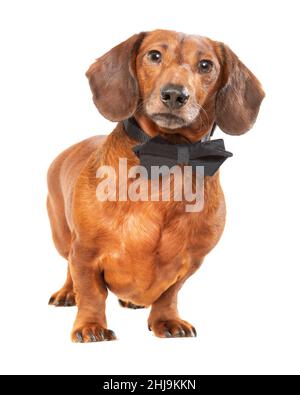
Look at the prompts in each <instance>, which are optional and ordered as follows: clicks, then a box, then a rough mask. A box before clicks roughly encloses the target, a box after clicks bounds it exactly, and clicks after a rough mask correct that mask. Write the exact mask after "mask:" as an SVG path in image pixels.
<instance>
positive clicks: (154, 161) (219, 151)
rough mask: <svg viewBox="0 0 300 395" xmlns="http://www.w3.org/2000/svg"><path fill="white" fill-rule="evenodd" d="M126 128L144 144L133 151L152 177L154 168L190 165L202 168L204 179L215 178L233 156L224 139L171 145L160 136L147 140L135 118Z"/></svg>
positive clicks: (130, 135)
mask: <svg viewBox="0 0 300 395" xmlns="http://www.w3.org/2000/svg"><path fill="white" fill-rule="evenodd" d="M124 128H125V131H126V133H127V134H128V136H129V137H131V138H133V139H134V140H137V141H139V142H140V143H142V144H140V145H136V146H135V147H133V151H134V153H135V154H136V156H137V157H138V158H139V159H140V164H141V165H142V166H144V167H145V168H146V169H147V171H148V174H149V175H151V166H167V167H169V168H171V167H173V166H175V165H188V166H192V168H193V169H195V168H196V166H203V167H204V175H205V176H213V175H214V174H215V173H216V171H217V170H218V169H219V167H220V166H221V165H222V163H224V162H225V160H226V159H227V158H229V157H231V156H232V153H231V152H228V151H226V150H225V146H224V141H223V140H222V139H217V140H206V139H205V140H202V141H198V142H197V143H194V144H171V143H169V142H168V141H167V140H165V139H164V138H163V137H161V136H156V137H153V138H151V137H150V136H148V135H147V134H146V133H145V132H144V131H143V130H142V129H141V128H140V127H139V125H138V124H137V122H136V121H135V120H134V119H133V118H129V119H127V120H125V121H124Z"/></svg>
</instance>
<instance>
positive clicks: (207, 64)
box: [198, 59, 213, 73]
mask: <svg viewBox="0 0 300 395" xmlns="http://www.w3.org/2000/svg"><path fill="white" fill-rule="evenodd" d="M212 68H213V62H212V61H211V60H207V59H203V60H200V62H199V65H198V69H199V71H200V73H209V72H210V71H211V70H212Z"/></svg>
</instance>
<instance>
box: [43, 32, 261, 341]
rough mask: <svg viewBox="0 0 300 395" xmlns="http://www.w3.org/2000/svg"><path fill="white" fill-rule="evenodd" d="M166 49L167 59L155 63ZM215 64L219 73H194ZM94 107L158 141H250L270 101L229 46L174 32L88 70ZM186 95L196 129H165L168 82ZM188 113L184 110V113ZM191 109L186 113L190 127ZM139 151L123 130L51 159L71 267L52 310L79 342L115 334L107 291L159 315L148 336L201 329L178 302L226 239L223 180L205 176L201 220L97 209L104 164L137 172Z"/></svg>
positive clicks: (118, 206)
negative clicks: (132, 121)
mask: <svg viewBox="0 0 300 395" xmlns="http://www.w3.org/2000/svg"><path fill="white" fill-rule="evenodd" d="M153 49H155V50H159V51H160V52H161V53H162V56H163V61H162V62H161V63H160V64H155V65H154V64H153V63H151V62H150V61H149V58H148V57H147V54H148V53H149V51H150V50H153ZM203 58H204V59H209V60H211V61H212V62H213V64H214V68H213V71H212V72H211V73H204V74H203V73H199V71H198V70H197V66H196V65H197V63H198V62H199V60H200V59H203ZM87 76H88V78H89V82H90V86H91V89H92V92H93V97H94V102H95V104H96V106H97V108H98V109H99V111H100V112H101V114H103V115H104V116H105V117H106V118H108V119H110V120H112V121H122V120H124V119H126V118H128V117H130V116H133V115H134V116H135V118H136V120H137V121H138V123H139V124H140V125H141V126H142V127H143V129H144V131H145V132H146V133H148V134H149V135H150V136H155V135H157V134H161V135H163V136H164V137H165V138H167V139H169V140H170V141H173V142H178V141H179V142H180V141H185V142H186V141H189V142H195V141H198V140H200V139H201V138H202V137H203V136H204V135H206V134H207V133H208V132H209V131H210V129H211V127H212V125H213V123H214V122H216V123H217V124H218V126H219V127H220V128H221V129H222V130H223V131H225V132H226V133H229V134H242V133H244V132H246V131H247V130H249V129H250V128H251V126H252V124H253V123H254V121H255V119H256V116H257V113H258V110H259V106H260V103H261V101H262V99H263V97H264V93H263V91H262V89H261V87H260V84H259V82H258V80H257V79H256V78H255V77H254V75H253V74H252V73H251V72H250V71H249V70H248V69H247V68H246V67H245V66H244V65H243V64H242V63H241V62H240V60H239V59H238V58H237V56H236V55H235V54H234V53H233V52H232V51H231V50H230V49H229V48H228V47H227V46H226V45H224V44H222V43H219V42H215V41H212V40H209V39H207V38H203V37H199V36H187V35H183V34H180V33H176V32H172V31H162V30H158V31H154V32H151V33H141V34H139V35H135V36H133V37H131V38H130V39H128V40H127V41H125V42H124V43H121V44H120V45H118V46H117V47H115V48H113V49H112V50H111V51H110V52H109V53H107V54H106V55H104V56H103V57H101V58H99V59H98V60H97V61H96V62H95V63H94V64H93V65H92V66H91V67H90V69H89V71H88V72H87ZM170 82H172V83H176V84H181V85H184V86H187V87H188V89H189V91H190V92H191V99H190V102H191V103H192V100H193V101H194V103H197V105H199V108H200V106H201V110H200V111H199V114H198V116H197V117H196V118H195V119H194V120H193V122H190V123H188V124H187V125H182V126H180V127H178V128H174V127H173V128H168V126H159V125H158V124H157V123H156V122H155V121H154V120H153V119H152V118H151V114H150V112H151V109H153V108H158V110H159V111H161V105H162V104H161V103H160V101H159V99H157V97H159V93H158V92H159V89H160V87H161V86H162V85H163V84H166V83H170ZM187 108H188V107H187ZM187 108H185V109H180V110H178V114H179V115H181V116H182V117H183V118H184V117H185V116H186V113H184V111H188V110H187ZM136 144H137V142H136V141H134V140H132V139H130V138H129V137H128V136H127V135H126V134H125V132H124V129H123V124H122V123H121V122H120V123H118V125H117V126H116V128H115V129H114V131H113V132H112V133H111V134H110V135H109V136H107V137H103V136H98V137H92V138H89V139H87V140H85V141H83V142H81V143H79V144H76V145H74V146H72V147H70V148H69V149H67V150H66V151H64V152H63V153H62V154H60V155H59V156H58V158H56V159H55V161H54V162H53V163H52V165H51V167H50V169H49V173H48V185H49V196H48V212H49V218H50V222H51V227H52V232H53V240H54V243H55V246H56V248H57V250H58V251H59V253H60V254H61V255H62V256H63V257H64V258H65V259H67V260H68V267H69V269H68V276H67V280H66V283H65V285H64V286H63V288H62V289H61V290H60V291H59V292H57V293H56V294H54V295H53V296H52V298H51V299H50V304H54V305H57V306H62V305H74V304H75V300H76V304H77V306H78V314H77V318H76V321H75V324H74V328H73V331H72V340H73V341H79V342H89V341H101V340H112V339H114V338H115V335H114V333H113V332H112V331H110V330H108V329H107V323H106V316H105V300H106V296H107V289H110V290H111V291H112V292H113V293H115V294H116V295H117V296H118V298H119V299H121V300H122V301H123V302H122V303H123V305H124V306H127V307H135V306H151V312H150V316H149V320H148V324H149V327H150V328H151V329H152V331H153V332H154V334H155V335H157V336H159V337H170V336H172V337H173V336H193V335H195V329H194V328H193V326H192V325H191V324H189V323H188V322H186V321H183V320H182V319H181V318H180V317H179V315H178V311H177V293H178V291H179V289H180V288H181V286H182V285H183V283H184V282H185V280H186V279H187V278H188V277H189V276H191V275H192V274H193V273H194V272H195V271H196V270H197V269H198V268H199V266H200V265H201V263H202V262H203V259H204V257H205V256H206V255H207V254H208V253H209V252H210V251H211V249H212V248H213V247H214V246H215V245H216V243H217V242H218V240H219V239H220V237H221V234H222V232H223V228H224V224H225V202H224V196H223V192H222V189H221V186H220V183H219V174H218V173H217V174H216V175H215V176H213V177H206V178H205V204H204V209H203V210H202V211H201V212H197V213H189V212H185V209H184V207H185V204H186V202H174V201H170V202H162V201H160V202H151V201H147V202H141V201H140V202H132V201H126V202H121V201H119V202H118V201H117V202H100V201H98V200H97V198H96V188H97V185H98V183H99V179H97V178H96V172H97V169H98V168H99V167H100V166H101V165H110V166H113V167H114V168H115V169H117V168H118V160H119V158H127V160H128V167H130V166H133V165H137V164H138V159H137V157H136V156H135V155H134V153H133V152H132V147H133V146H134V145H136Z"/></svg>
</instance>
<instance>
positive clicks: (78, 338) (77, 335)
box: [71, 323, 117, 343]
mask: <svg viewBox="0 0 300 395" xmlns="http://www.w3.org/2000/svg"><path fill="white" fill-rule="evenodd" d="M71 339H72V342H74V343H94V342H102V341H110V340H116V339H117V337H116V335H115V333H114V332H113V331H111V330H110V329H106V328H104V327H103V326H101V325H99V324H96V323H88V324H85V325H83V326H81V327H79V328H76V329H74V330H73V332H72V334H71Z"/></svg>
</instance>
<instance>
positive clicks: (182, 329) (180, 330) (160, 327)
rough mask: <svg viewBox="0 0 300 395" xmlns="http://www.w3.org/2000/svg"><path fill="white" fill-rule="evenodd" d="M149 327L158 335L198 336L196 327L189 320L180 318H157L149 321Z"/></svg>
mask: <svg viewBox="0 0 300 395" xmlns="http://www.w3.org/2000/svg"><path fill="white" fill-rule="evenodd" d="M149 329H150V330H151V331H153V333H154V334H155V336H157V337H164V338H166V337H167V338H169V337H196V336H197V332H196V329H195V328H194V327H193V326H192V325H191V324H189V323H188V322H187V321H183V320H181V319H180V318H176V319H170V320H157V321H154V322H151V323H149Z"/></svg>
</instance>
